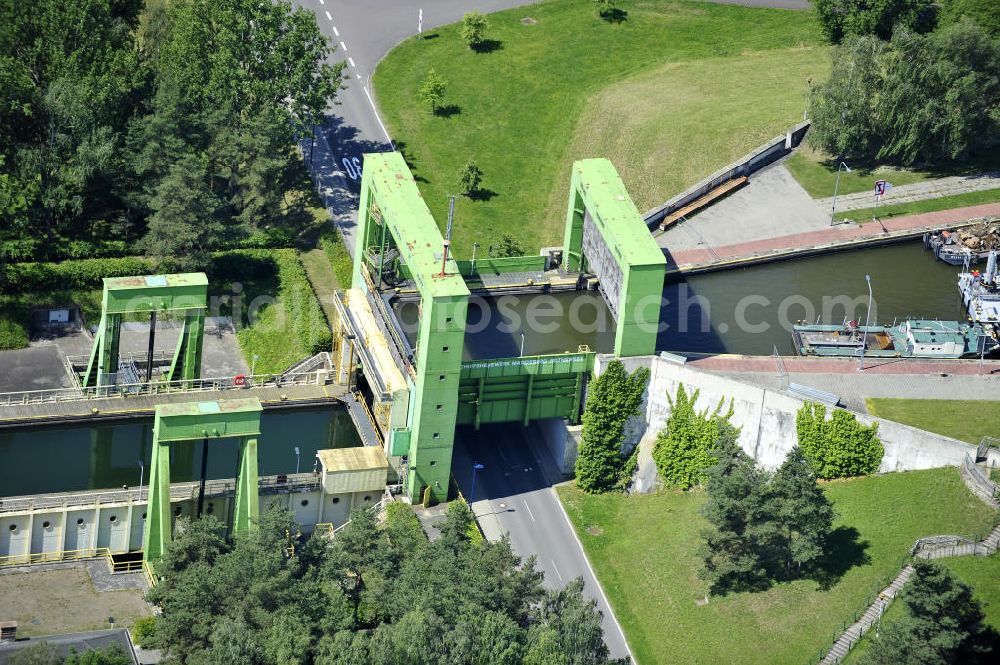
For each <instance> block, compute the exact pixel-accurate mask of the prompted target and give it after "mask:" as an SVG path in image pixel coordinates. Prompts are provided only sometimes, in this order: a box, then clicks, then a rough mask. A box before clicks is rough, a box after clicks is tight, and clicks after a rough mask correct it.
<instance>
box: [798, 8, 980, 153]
mask: <svg viewBox="0 0 1000 665" xmlns="http://www.w3.org/2000/svg"><path fill="white" fill-rule="evenodd" d="M811 107H812V110H813V129H812V132H811V134H810V140H811V141H812V142H813V143H814V144H815V145H816V146H817V147H819V148H820V149H822V150H823V151H824V152H826V153H828V154H830V155H839V156H844V157H850V158H853V159H858V160H862V161H865V160H867V161H884V162H889V163H898V164H903V165H919V164H940V163H943V162H949V161H963V160H967V159H970V158H971V157H974V156H975V155H976V154H978V153H986V152H989V151H990V150H993V149H995V146H996V145H997V144H998V142H1000V113H998V112H997V111H996V109H997V108H1000V40H997V39H993V38H990V37H989V35H987V34H986V33H985V32H984V31H983V30H982V29H981V28H979V27H978V26H976V25H975V24H974V23H972V22H971V21H967V20H966V21H961V22H959V23H956V24H953V25H949V26H947V27H945V28H942V29H941V30H938V31H936V32H934V33H932V34H929V35H919V34H915V33H913V32H911V31H907V30H898V31H897V32H896V33H895V34H894V35H893V38H892V41H891V42H889V43H885V42H882V41H880V40H878V39H877V38H875V37H871V36H869V37H862V38H857V39H850V40H847V41H845V43H844V44H843V45H842V46H841V47H839V48H837V49H836V51H835V53H834V66H833V73H832V75H831V77H830V79H829V81H827V82H826V83H825V84H823V85H820V86H817V87H816V88H814V89H813V93H812V102H811Z"/></svg>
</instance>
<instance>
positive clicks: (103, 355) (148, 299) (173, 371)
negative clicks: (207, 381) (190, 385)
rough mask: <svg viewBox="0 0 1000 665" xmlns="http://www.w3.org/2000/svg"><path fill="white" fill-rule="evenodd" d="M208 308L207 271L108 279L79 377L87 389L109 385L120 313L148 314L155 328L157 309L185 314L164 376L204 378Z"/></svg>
mask: <svg viewBox="0 0 1000 665" xmlns="http://www.w3.org/2000/svg"><path fill="white" fill-rule="evenodd" d="M207 309H208V278H207V277H206V276H205V274H204V273H183V274H177V275H148V276H145V277H115V278H109V279H107V278H106V279H105V280H104V295H103V298H102V310H101V323H100V325H99V327H98V329H97V334H96V336H95V337H94V345H93V347H92V348H91V351H90V358H89V360H88V362H87V368H86V369H85V370H84V371H83V372H82V374H81V375H80V385H81V386H82V387H83V388H91V387H94V386H104V385H108V383H109V375H112V374H114V373H116V372H117V371H118V356H119V348H118V347H119V343H120V341H121V326H122V317H123V316H124V315H127V314H148V315H150V321H151V323H152V324H153V325H154V326H155V323H156V318H155V317H156V315H157V314H159V313H166V312H174V313H177V312H180V313H183V315H184V326H183V329H182V330H181V335H180V338H179V339H178V340H177V348H176V350H175V351H174V356H173V359H172V360H171V362H170V367H169V369H168V370H167V374H166V380H167V381H178V380H191V379H197V378H200V377H201V351H202V344H203V342H204V340H203V333H204V329H205V312H206V310H207ZM150 334H153V329H151V330H150Z"/></svg>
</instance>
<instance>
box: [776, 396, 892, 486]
mask: <svg viewBox="0 0 1000 665" xmlns="http://www.w3.org/2000/svg"><path fill="white" fill-rule="evenodd" d="M795 424H796V429H797V431H798V438H799V446H800V447H801V448H802V452H804V453H805V455H806V458H807V459H808V460H809V462H810V463H811V464H812V466H813V468H814V469H815V470H816V475H817V476H819V477H820V478H849V477H851V476H863V475H867V474H871V473H875V472H876V471H878V467H879V465H880V464H881V463H882V457H883V456H884V455H885V448H884V447H883V446H882V442H881V441H879V438H878V423H872V424H871V426H868V427H866V426H864V425H862V424H861V423H859V422H858V419H857V418H856V417H855V415H854V414H853V413H851V412H850V411H845V410H844V409H834V411H833V413H832V414H831V416H830V419H829V420H827V418H826V407H824V406H823V405H822V404H815V403H812V402H806V403H805V404H804V405H803V406H802V408H801V409H799V412H798V415H797V416H796V422H795Z"/></svg>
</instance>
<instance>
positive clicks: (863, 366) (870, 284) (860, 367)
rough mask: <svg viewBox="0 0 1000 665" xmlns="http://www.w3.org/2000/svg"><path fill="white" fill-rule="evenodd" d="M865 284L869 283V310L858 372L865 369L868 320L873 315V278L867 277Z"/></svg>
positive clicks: (862, 333)
mask: <svg viewBox="0 0 1000 665" xmlns="http://www.w3.org/2000/svg"><path fill="white" fill-rule="evenodd" d="M865 282H867V283H868V310H867V311H866V312H865V327H864V328H862V329H861V357H860V359H859V360H858V371H859V372H860V371H862V370H864V368H865V341H866V340H867V339H868V319H869V317H871V314H872V277H871V275H865Z"/></svg>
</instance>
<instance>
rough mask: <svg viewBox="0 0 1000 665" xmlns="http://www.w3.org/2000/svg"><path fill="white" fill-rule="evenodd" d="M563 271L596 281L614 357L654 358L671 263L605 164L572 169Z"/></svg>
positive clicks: (588, 162)
mask: <svg viewBox="0 0 1000 665" xmlns="http://www.w3.org/2000/svg"><path fill="white" fill-rule="evenodd" d="M563 265H564V267H565V269H566V271H567V272H575V271H583V272H591V273H594V274H595V275H596V276H597V278H598V280H599V281H598V285H599V286H598V288H599V289H600V291H601V294H602V295H603V296H604V299H605V300H606V301H607V303H608V308H609V309H610V310H611V313H612V314H613V315H614V318H615V326H616V328H615V355H616V356H621V357H625V356H645V355H650V354H653V353H655V352H656V334H657V330H658V328H659V323H660V303H661V299H662V293H663V279H664V274H665V272H666V267H667V260H666V258H665V257H664V256H663V251H662V250H660V248H659V247H658V246H657V244H656V241H655V240H653V238H652V236H651V235H650V234H649V229H648V228H647V227H646V223H645V222H644V221H643V219H642V215H640V214H639V210H638V209H637V208H636V207H635V203H633V202H632V198H631V197H630V196H629V194H628V191H627V190H626V189H625V185H624V183H622V181H621V178H620V177H618V171H616V170H615V167H614V165H613V164H612V163H611V162H609V161H608V160H606V159H584V160H581V161H578V162H576V163H574V164H573V177H572V180H571V182H570V189H569V209H568V211H567V214H566V235H565V238H564V241H563Z"/></svg>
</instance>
